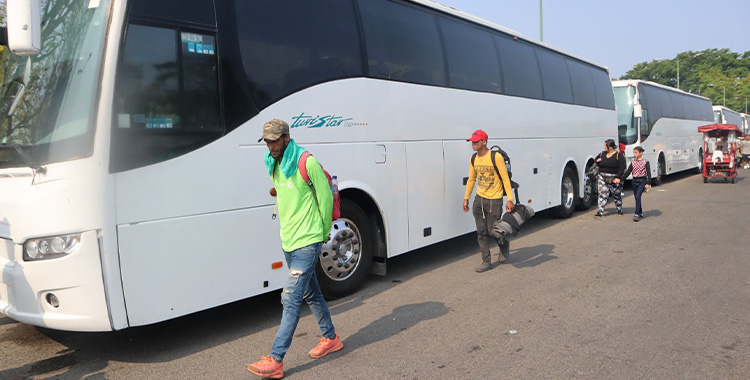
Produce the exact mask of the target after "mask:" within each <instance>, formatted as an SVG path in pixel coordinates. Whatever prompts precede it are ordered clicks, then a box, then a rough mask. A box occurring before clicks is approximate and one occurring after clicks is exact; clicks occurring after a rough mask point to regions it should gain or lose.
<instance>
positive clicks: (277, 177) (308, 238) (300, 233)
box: [272, 156, 333, 252]
mask: <svg viewBox="0 0 750 380" xmlns="http://www.w3.org/2000/svg"><path fill="white" fill-rule="evenodd" d="M305 166H306V167H307V174H308V176H309V177H310V180H312V182H313V186H314V187H315V192H316V193H317V197H318V203H317V204H316V203H315V200H314V199H313V193H312V190H311V189H310V186H308V185H307V183H305V181H304V180H303V179H302V175H301V174H300V173H299V170H297V171H295V172H294V174H293V175H292V176H291V178H286V177H284V174H283V173H282V170H280V169H279V164H278V162H277V163H276V165H275V167H274V171H273V172H274V175H273V178H272V181H273V186H274V187H275V188H276V197H277V198H276V200H277V202H278V208H279V223H280V224H281V247H282V248H283V249H284V251H287V252H291V251H294V250H297V249H300V248H302V247H305V246H308V245H310V244H314V243H318V242H323V241H326V240H327V239H328V235H329V234H330V232H331V224H332V221H331V213H332V212H333V194H331V188H330V186H329V185H328V178H326V175H325V173H323V169H322V168H321V167H320V164H319V163H318V160H316V159H315V157H313V156H309V157H308V158H307V162H306V165H305ZM318 205H320V209H319V210H318Z"/></svg>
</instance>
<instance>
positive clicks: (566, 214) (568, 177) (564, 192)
mask: <svg viewBox="0 0 750 380" xmlns="http://www.w3.org/2000/svg"><path fill="white" fill-rule="evenodd" d="M577 183H578V181H577V179H576V175H575V172H574V171H573V169H571V168H565V170H563V178H562V181H561V183H560V206H558V207H557V208H555V209H554V210H553V214H554V215H555V216H556V217H558V218H560V219H566V218H570V216H571V215H573V210H574V209H575V205H576V202H577V201H578V191H577V187H578V186H577Z"/></svg>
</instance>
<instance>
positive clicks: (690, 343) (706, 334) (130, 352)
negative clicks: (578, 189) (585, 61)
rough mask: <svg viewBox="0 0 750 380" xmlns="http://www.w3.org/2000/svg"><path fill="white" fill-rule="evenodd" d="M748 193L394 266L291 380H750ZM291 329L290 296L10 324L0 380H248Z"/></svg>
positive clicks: (302, 343) (748, 178) (610, 217)
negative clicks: (483, 256) (326, 351)
mask: <svg viewBox="0 0 750 380" xmlns="http://www.w3.org/2000/svg"><path fill="white" fill-rule="evenodd" d="M626 188H628V189H629V186H626ZM749 195H750V170H747V171H744V170H740V177H739V178H738V183H737V184H731V183H724V182H722V181H715V182H712V183H708V184H704V183H703V181H702V178H701V177H700V176H699V175H691V174H678V175H673V176H670V177H669V178H668V179H667V180H666V182H665V184H664V185H662V186H660V187H656V188H654V189H652V190H651V192H649V193H647V194H645V195H644V211H645V216H646V218H645V219H643V220H642V221H640V222H638V223H634V222H633V221H632V213H633V210H634V200H633V197H632V195H631V193H630V191H627V192H626V197H625V199H624V206H625V212H626V215H625V216H617V215H615V213H614V205H613V204H612V202H611V201H610V203H609V204H608V206H607V211H606V213H607V215H606V216H605V217H604V218H602V219H601V220H595V218H594V217H593V215H594V213H595V209H594V208H592V209H591V210H589V211H587V212H579V213H576V214H575V215H574V216H573V217H572V218H571V219H568V220H556V219H552V218H551V217H548V216H546V215H544V213H542V214H540V215H537V216H536V217H534V219H532V221H530V222H529V223H527V224H526V225H525V226H524V227H525V228H524V231H523V232H522V234H520V235H519V236H518V237H516V238H514V239H513V240H512V242H511V255H510V259H509V261H508V263H506V264H502V265H496V266H495V267H494V268H493V269H492V270H490V271H488V272H485V273H481V274H478V273H475V272H474V267H475V266H476V265H477V264H479V262H480V259H479V253H478V247H477V244H476V238H475V235H472V234H469V235H466V236H463V237H459V238H456V239H453V240H450V241H447V242H444V243H441V244H438V245H434V246H431V247H427V248H424V249H421V250H418V251H415V252H412V253H409V254H406V255H402V256H399V257H397V258H393V259H390V260H389V261H388V275H387V276H385V277H372V276H371V277H370V279H369V281H368V283H367V284H366V285H365V287H364V288H363V289H361V290H360V291H359V292H357V293H356V294H354V295H352V296H349V297H346V298H343V299H339V300H335V301H331V302H330V304H329V305H330V308H331V312H332V314H333V321H334V324H335V325H336V328H337V331H338V332H339V334H340V335H341V337H342V340H343V341H344V345H345V347H344V349H343V350H342V351H339V352H337V353H334V354H331V355H329V356H327V357H325V358H322V359H317V360H314V359H311V358H309V357H308V356H307V351H308V350H309V349H310V348H312V347H313V346H314V345H315V344H316V343H317V340H318V339H319V337H320V331H319V329H318V328H317V325H316V323H315V321H314V319H313V317H312V316H311V314H310V313H309V309H307V307H304V313H303V317H302V319H301V321H300V324H299V326H298V328H297V331H296V334H295V338H294V341H293V342H292V346H291V349H290V350H289V352H288V354H287V356H286V358H285V360H284V367H285V372H286V378H288V379H330V378H339V379H457V378H477V379H750V315H749V314H750V249H749V247H750V238H749V235H750V197H749ZM456 205H457V207H460V201H459V202H457V203H456ZM493 252H494V254H495V257H497V250H495V251H493ZM280 318H281V305H280V303H279V295H278V292H274V293H272V294H268V295H264V296H260V297H255V298H252V299H249V300H245V301H241V302H237V303H234V304H231V305H227V306H224V307H220V308H216V309H212V310H208V311H205V312H201V313H197V314H193V315H190V316H186V317H183V318H179V319H177V320H173V321H169V322H164V323H159V324H156V325H152V326H147V327H142V328H133V329H127V330H124V331H120V332H112V333H71V332H60V331H52V330H46V329H41V328H36V327H31V326H27V325H23V324H20V323H16V322H14V321H12V320H11V319H9V318H6V317H0V379H41V378H60V379H159V380H164V379H252V378H255V376H253V375H252V374H250V373H249V372H247V371H246V370H245V364H246V363H249V362H252V361H255V360H257V359H258V357H259V356H260V355H264V354H267V353H268V351H269V350H270V346H271V343H272V341H273V338H274V336H275V334H276V330H277V328H278V323H279V320H280Z"/></svg>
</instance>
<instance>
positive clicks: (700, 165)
mask: <svg viewBox="0 0 750 380" xmlns="http://www.w3.org/2000/svg"><path fill="white" fill-rule="evenodd" d="M696 170H697V173H698V174H703V149H700V150H698V168H696Z"/></svg>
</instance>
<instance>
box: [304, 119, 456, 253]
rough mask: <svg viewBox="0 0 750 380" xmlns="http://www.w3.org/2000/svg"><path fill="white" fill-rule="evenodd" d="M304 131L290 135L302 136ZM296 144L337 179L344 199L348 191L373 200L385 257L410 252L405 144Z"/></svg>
mask: <svg viewBox="0 0 750 380" xmlns="http://www.w3.org/2000/svg"><path fill="white" fill-rule="evenodd" d="M303 131H304V129H299V130H296V131H295V132H293V133H297V132H299V133H298V134H299V135H302V134H303V133H302V132H303ZM295 140H296V141H298V142H299V144H300V145H302V146H304V147H305V148H306V149H308V151H310V153H312V154H313V155H315V157H316V158H317V159H318V161H320V162H321V163H322V164H323V166H324V167H325V168H326V170H327V171H328V172H329V173H330V174H331V175H335V176H337V177H338V182H339V189H340V190H341V192H342V196H343V197H344V198H346V197H347V194H348V193H349V192H350V191H352V190H358V191H362V192H364V193H365V194H367V196H369V197H371V198H372V199H373V201H374V202H375V204H376V206H377V207H378V208H379V210H378V211H380V213H379V214H380V216H382V218H383V219H384V220H383V223H384V226H385V235H386V245H387V248H388V257H392V256H397V255H399V254H402V253H404V252H407V251H408V250H409V240H408V234H407V233H406V231H408V229H409V219H408V213H407V204H408V202H407V201H408V197H407V192H408V190H407V183H408V182H409V181H408V177H407V172H406V147H405V145H406V144H405V143H401V142H379V143H353V142H347V143H345V144H316V143H307V142H305V137H302V138H300V139H299V140H297V139H295ZM433 169H435V167H433ZM441 202H442V199H441ZM441 204H442V203H441ZM360 206H362V205H360ZM433 207H435V206H434V205H433ZM376 212H377V211H376Z"/></svg>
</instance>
